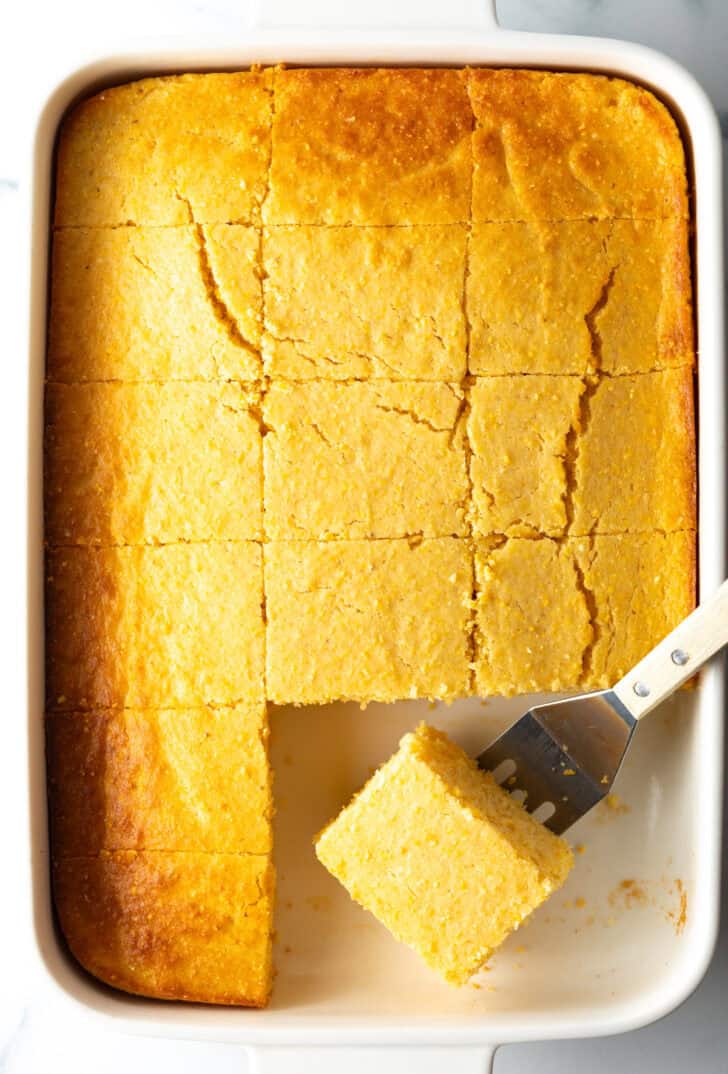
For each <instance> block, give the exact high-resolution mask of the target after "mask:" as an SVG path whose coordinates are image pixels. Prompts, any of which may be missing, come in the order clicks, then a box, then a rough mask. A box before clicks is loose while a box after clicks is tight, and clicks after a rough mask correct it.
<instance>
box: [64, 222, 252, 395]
mask: <svg viewBox="0 0 728 1074" xmlns="http://www.w3.org/2000/svg"><path fill="white" fill-rule="evenodd" d="M258 243H259V239H258V236H257V234H256V232H255V230H254V229H253V228H248V227H201V226H200V227H169V228H136V227H135V228H122V227H119V228H115V229H108V228H90V229H89V228H72V229H70V230H60V231H56V232H55V235H54V238H53V270H52V281H51V317H50V332H49V344H48V377H49V379H50V380H57V381H65V382H74V381H86V380H96V381H98V380H123V381H137V380H153V381H158V380H215V379H218V378H219V379H224V380H254V379H255V378H256V377H260V373H261V362H260V355H259V346H260V332H261V318H262V312H261V311H262V294H261V284H260V279H259V276H258V267H257V256H258Z"/></svg>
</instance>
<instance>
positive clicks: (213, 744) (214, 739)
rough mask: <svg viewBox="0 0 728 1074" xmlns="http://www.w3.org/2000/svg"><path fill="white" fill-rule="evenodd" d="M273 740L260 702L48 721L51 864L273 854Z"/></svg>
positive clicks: (105, 712) (84, 714)
mask: <svg viewBox="0 0 728 1074" xmlns="http://www.w3.org/2000/svg"><path fill="white" fill-rule="evenodd" d="M267 738H268V727H267V721H266V714H265V704H264V703H263V702H262V701H259V702H255V703H250V704H240V705H234V706H232V707H229V708H227V707H222V708H197V709H106V710H103V711H96V712H68V713H66V712H64V713H54V714H49V715H48V718H47V720H46V750H47V757H48V771H49V784H48V789H49V800H50V821H51V848H52V852H53V854H54V855H55V856H56V857H60V858H69V857H70V858H75V857H90V856H93V855H97V854H99V853H100V852H101V851H102V850H107V851H117V850H174V851H180V850H184V851H201V852H208V853H209V852H213V851H215V852H223V853H233V854H238V853H249V854H260V855H265V854H268V853H270V851H271V847H272V832H271V817H272V813H273V803H272V797H271V778H270V770H269V767H268V759H267V756H266V743H267ZM122 789H123V792H122Z"/></svg>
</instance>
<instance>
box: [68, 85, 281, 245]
mask: <svg viewBox="0 0 728 1074" xmlns="http://www.w3.org/2000/svg"><path fill="white" fill-rule="evenodd" d="M271 85H272V72H271V71H270V70H266V71H256V70H252V71H236V72H234V73H225V74H223V73H220V74H187V75H173V76H170V77H167V78H148V79H144V80H143V81H141V82H130V83H127V84H126V85H123V86H115V87H114V88H112V89H107V90H104V91H103V92H102V93H98V94H97V95H96V96H95V97H91V98H89V99H88V100H85V101H82V102H81V103H80V104H79V105H77V106H76V107H75V108H74V109H73V110H72V111H71V112H70V113H69V114H68V115H67V116H66V118H65V120H64V122H63V127H62V132H61V138H60V142H59V151H58V166H57V183H56V208H55V221H54V222H55V226H56V227H97V228H98V227H120V226H124V225H137V226H139V225H143V224H154V225H156V226H159V225H170V224H188V223H191V222H192V221H193V220H194V221H196V222H197V223H201V224H217V223H225V224H235V223H239V224H248V223H253V222H255V221H256V220H257V219H258V218H259V216H260V204H261V202H262V200H263V198H264V196H265V192H266V173H267V170H268V162H269V160H270V124H271V114H272V110H273V101H272V94H271Z"/></svg>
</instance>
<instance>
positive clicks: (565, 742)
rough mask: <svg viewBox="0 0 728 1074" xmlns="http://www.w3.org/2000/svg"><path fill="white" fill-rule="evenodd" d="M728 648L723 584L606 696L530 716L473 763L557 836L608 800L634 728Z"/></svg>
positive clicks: (727, 595) (727, 592) (727, 588)
mask: <svg viewBox="0 0 728 1074" xmlns="http://www.w3.org/2000/svg"><path fill="white" fill-rule="evenodd" d="M727 643H728V581H725V582H724V583H723V585H722V586H721V587H720V589H718V591H717V592H716V593H715V594H714V595H713V596H712V597H711V598H710V599H709V600H707V601H705V603H704V604H701V605H700V607H698V608H696V609H695V611H694V612H693V613H692V614H691V615H689V616H688V617H687V619H684V620H683V621H682V623H681V624H680V625H679V626H678V627H676V628H675V630H673V631H672V633H671V634H668V635H667V637H666V638H664V639H663V640H662V641H661V642H660V644H659V645H657V646H656V647H655V648H654V649H653V650H652V651H651V652H650V653H648V654H647V656H646V657H644V659H643V660H640V662H639V663H638V664H637V665H636V667H634V668H632V670H631V671H630V672H629V673H628V674H627V675H625V676H624V678H623V679H621V680H620V681H619V682H618V683H617V685H616V686H614V687H612V689H611V690H599V691H598V692H596V693H591V694H580V695H579V696H577V697H570V698H568V699H566V700H564V701H553V702H551V703H549V704H546V705H538V706H536V707H535V708H532V709H530V710H529V711H528V712H526V713H525V715H523V716H521V718H520V719H519V720H517V721H516V723H514V724H513V725H512V726H511V727H509V728H508V730H507V731H505V732H504V733H503V734H502V735H501V736H500V737H499V738H497V739H496V740H495V742H493V743H492V744H491V745H490V746H489V747H488V748H487V750H485V751H484V752H483V753H481V754H480V756H479V757H478V758H477V760H478V764H479V765H480V766H481V768H485V769H488V770H489V771H492V772H493V773H494V774H495V777H496V779H497V780H498V782H503V781H504V780H506V781H507V785H508V786H509V789H512V790H513V792H514V793H520V796H521V797H524V796H525V805H526V807H527V808H528V810H529V811H530V812H531V813H534V814H535V815H536V817H537V818H538V819H539V820H542V821H543V823H544V824H545V825H546V827H547V828H550V829H551V831H553V832H556V833H557V834H561V832H563V831H565V830H566V829H567V828H569V827H570V826H571V825H572V824H574V823H575V822H576V821H577V820H579V818H580V817H583V816H584V814H585V813H587V812H588V811H589V810H590V809H591V808H592V807H593V806H595V805H596V804H597V802H599V801H601V799H602V798H604V796H605V795H606V794H608V793H609V790H610V788H611V786H612V784H613V782H614V779H615V777H616V775H617V772H618V771H619V768H620V766H621V764H622V761H623V760H624V755H625V753H626V752H627V747H628V746H629V743H630V741H631V738H632V735H633V733H634V729H635V727H636V726H637V721H638V720H640V719H642V717H643V716H645V715H646V714H647V713H648V712H650V711H651V710H652V709H653V708H655V706H656V705H659V703H660V702H661V701H664V700H665V698H667V697H669V696H670V694H672V693H674V692H675V690H677V688H678V687H679V686H680V685H681V684H682V683H683V682H685V680H686V679H689V678H690V676H691V675H694V674H695V672H696V671H697V670H698V668H700V667H701V666H702V665H703V664H704V663H705V662H706V660H708V659H709V658H710V657H711V656H712V655H713V654H714V653H716V652H717V651H718V650H719V649H722V648H723V646H724V645H726V644H727ZM551 807H553V808H551ZM549 813H550V815H548V814H549Z"/></svg>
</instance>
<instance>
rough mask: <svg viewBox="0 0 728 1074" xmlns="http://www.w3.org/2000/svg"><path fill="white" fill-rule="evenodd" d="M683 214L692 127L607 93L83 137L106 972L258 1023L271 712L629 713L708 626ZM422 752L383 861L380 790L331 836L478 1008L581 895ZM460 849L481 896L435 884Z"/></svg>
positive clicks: (580, 78) (140, 110)
mask: <svg viewBox="0 0 728 1074" xmlns="http://www.w3.org/2000/svg"><path fill="white" fill-rule="evenodd" d="M687 206H688V202H687V181H686V169H685V160H684V153H683V150H682V146H681V144H680V139H679V136H678V133H677V129H676V127H675V124H674V123H673V121H672V119H671V118H670V116H669V115H668V113H667V111H666V110H665V108H664V107H663V106H662V105H661V104H660V103H659V102H658V101H657V100H656V99H655V98H654V97H653V96H652V95H651V94H650V93H649V92H648V91H646V90H644V89H642V88H640V87H637V86H635V85H631V84H629V83H627V82H624V81H621V80H619V79H612V78H607V77H604V76H594V75H589V74H581V75H580V74H552V73H549V72H534V71H513V70H486V69H484V70H448V69H444V68H440V69H437V70H435V69H433V70H425V69H409V70H404V69H375V68H367V69H362V70H352V69H332V68H328V69H323V68H322V69H315V70H306V69H295V70H290V71H288V70H284V69H276V70H259V69H252V70H250V71H246V72H240V73H227V74H210V75H182V76H171V77H167V78H160V79H150V80H146V81H143V82H137V83H131V84H129V85H126V86H119V87H116V88H113V89H108V90H104V91H103V92H102V93H100V94H98V95H97V96H95V97H93V98H91V99H89V100H86V101H82V102H81V103H80V104H79V105H77V106H76V107H75V108H73V110H71V111H70V112H69V114H68V115H67V117H66V118H65V120H64V122H63V124H62V127H61V131H60V136H59V142H58V154H57V170H56V204H55V213H54V234H53V249H52V266H51V280H50V318H49V343H48V358H47V390H46V429H45V459H46V466H45V539H46V547H47V553H46V567H47V584H46V643H47V645H46V648H47V660H46V686H47V704H46V708H47V714H46V715H47V718H46V727H47V744H48V776H49V794H50V808H51V818H50V819H51V833H52V846H51V853H52V861H53V877H54V893H55V900H56V906H57V909H58V914H59V920H60V922H61V926H62V928H63V931H64V933H65V935H66V937H67V939H68V942H69V945H70V948H71V949H72V951H73V952H74V953H75V955H76V957H77V958H78V959H79V961H80V962H81V963H82V964H83V965H84V966H85V967H86V968H87V969H88V970H89V971H90V972H91V973H95V974H96V975H97V976H99V977H101V978H102V979H103V980H105V981H107V982H109V983H110V984H112V985H116V986H117V987H120V988H124V989H127V990H129V991H132V992H139V993H142V994H144V995H151V996H156V997H168V998H173V999H189V1000H197V1001H202V1002H210V1003H237V1004H243V1005H246V1004H247V1005H254V1006H257V1005H261V1004H263V1003H265V1002H266V999H267V996H268V993H269V989H270V983H271V960H270V942H271V932H272V912H273V906H272V898H273V873H272V866H271V822H270V818H271V813H272V801H271V775H270V771H269V764H268V760H267V757H266V748H265V747H266V722H265V720H266V717H265V707H266V704H267V702H269V701H274V702H282V703H293V704H299V705H301V704H311V703H318V702H328V701H332V700H335V699H342V700H346V699H351V700H355V701H359V702H361V703H362V704H365V703H366V702H368V701H371V700H382V701H394V700H397V699H402V698H418V697H420V698H445V699H453V698H457V697H463V696H468V695H469V694H472V693H475V692H478V693H481V694H482V693H485V694H495V693H505V694H513V693H519V692H524V691H530V690H534V691H535V690H539V691H540V690H551V689H554V690H555V689H561V688H562V687H566V686H577V687H588V686H591V685H604V684H606V683H609V682H612V681H614V680H615V679H616V678H617V677H618V676H619V675H621V674H622V672H623V671H624V670H625V669H626V668H627V666H628V665H629V664H631V663H632V662H633V661H634V660H636V659H637V658H638V657H639V656H641V655H642V653H643V652H644V651H645V650H646V649H647V648H648V647H649V645H651V644H652V643H653V642H654V641H656V640H657V639H658V638H659V637H660V636H661V635H662V634H664V633H666V632H667V630H668V629H669V628H670V627H672V626H674V625H675V623H676V622H677V621H678V620H679V619H680V618H681V617H682V616H683V615H684V614H685V613H686V612H687V611H688V610H689V609H690V607H691V606H692V603H693V600H694V577H695V458H694V452H695V430H694V417H693V411H692V391H693V384H692V377H693V373H692V370H693V366H694V340H693V332H692V307H691V281H690V264H689V254H688V227H689V220H688V213H687ZM301 718H302V719H305V718H306V717H305V714H302V717H301ZM362 718H363V719H364V718H365V717H362ZM407 741H408V742H409V743H410V744H409V745H408V746H407V747H406V748H403V751H401V755H400V760H399V761H397V762H396V764H395V763H394V762H393V763H392V764H393V767H394V770H395V772H394V775H393V777H392V779H391V780H390V778H389V776H386V775H385V776H383V777H377V778H378V779H380V782H381V783H382V802H383V806H382V809H383V813H382V816H383V817H384V818H385V819H384V821H382V819H381V817H379V818H378V817H377V815H376V812H375V811H374V810H372V812H371V813H370V809H369V806H368V805H367V802H368V801H369V800H370V799H371V800H372V801H373V800H374V795H373V792H371V791H366V792H365V796H364V797H363V798H361V799H358V800H357V802H358V803H359V804H358V805H357V804H356V803H355V804H354V805H353V806H352V807H350V810H349V811H347V813H348V812H350V811H351V810H354V811H356V810H358V809H361V811H362V816H363V818H364V820H363V822H362V823H363V824H369V820H368V819H367V818H368V817H371V824H372V827H371V831H369V830H368V829H367V830H366V831H365V830H364V827H362V829H361V832H360V835H361V839H362V843H361V845H362V846H363V845H365V843H366V839H367V838H369V839H370V842H371V847H372V858H371V862H370V864H369V866H367V863H366V861H364V860H363V859H362V868H361V870H359V871H358V873H357V875H360V876H361V877H364V878H365V879H364V880H363V883H364V886H365V887H366V886H367V884H368V889H369V890H370V891H373V892H374V894H375V895H376V893H377V891H378V890H380V888H379V885H380V884H381V885H382V886H381V899H382V900H383V908H384V905H385V904H387V905H391V907H392V910H391V914H392V918H393V920H394V923H395V925H396V928H395V931H397V929H400V930H401V934H402V935H404V934H405V932H406V929H408V928H411V929H412V930H413V931H412V935H411V937H410V938H411V939H413V940H414V941H415V942H416V945H417V946H419V947H420V948H421V949H423V950H429V951H430V953H431V954H432V957H433V958H435V959H436V960H439V961H440V963H441V965H442V968H443V969H445V971H446V972H447V973H449V974H450V975H451V976H453V977H456V978H457V977H460V978H464V977H465V976H467V974H468V973H469V972H471V970H472V969H473V968H475V966H477V965H478V964H479V963H480V962H481V961H482V959H483V958H485V957H486V956H487V954H488V952H489V951H490V950H491V949H492V947H493V946H494V945H495V944H496V943H498V942H500V940H501V939H502V938H503V936H504V935H505V933H506V932H507V931H508V930H509V929H510V928H511V927H512V926H513V925H515V924H516V923H517V922H518V920H520V918H521V917H522V916H523V915H524V914H525V913H526V912H528V910H530V909H531V908H532V906H534V905H536V904H537V902H538V901H540V900H541V899H542V898H543V897H544V896H545V894H546V888H547V887H548V885H549V884H550V885H551V886H555V884H556V883H557V879H558V878H557V874H558V877H561V876H562V875H563V874H564V873H565V872H566V868H567V866H568V862H567V861H566V859H565V858H564V857H563V856H562V857H561V858H559V854H561V855H563V853H564V852H563V849H559V848H560V844H559V843H558V842H556V843H554V842H551V843H550V847H551V849H550V850H549V849H548V847H546V848H545V849H544V857H543V860H542V859H541V858H539V857H538V855H539V854H540V853H541V851H540V850H539V847H540V846H541V843H540V842H539V840H541V838H542V835H541V830H540V829H538V828H537V829H536V830H535V834H534V827H533V825H532V822H531V821H530V820H529V819H528V818H526V817H525V814H522V813H521V812H520V811H516V814H515V817H516V818H517V823H515V822H514V823H515V827H514V826H511V827H510V828H509V831H510V834H509V835H506V834H505V829H504V828H503V823H502V822H503V816H502V814H501V812H499V811H498V809H497V808H496V807H497V802H498V799H499V798H500V797H502V796H501V792H500V791H496V790H495V789H494V788H493V787H491V786H490V785H488V783H487V781H485V782H484V777H482V776H479V775H478V776H477V783H478V786H477V788H474V787H473V786H472V781H473V780H476V774H475V773H474V770H473V769H472V767H471V766H469V764H468V763H466V762H465V760H464V758H463V756H462V755H460V754H459V752H458V751H455V754H452V751H453V750H454V747H450V746H448V745H447V744H446V743H445V742H444V741H442V740H441V739H439V738H438V736H437V735H434V733H431V732H427V731H422V732H420V733H418V735H416V736H414V737H412V738H411V739H409V740H407ZM453 758H455V759H453ZM385 771H388V770H385ZM395 776H396V778H395ZM415 777H416V778H415ZM420 780H422V782H420ZM283 793H285V787H284V789H283ZM377 793H379V792H377ZM400 793H401V797H399V795H400ZM387 803H388V804H387ZM423 803H424V804H426V805H427V810H426V814H424V815H423V816H422V818H420V819H418V820H417V824H418V825H420V821H421V822H422V825H423V826H421V827H418V828H417V830H418V831H419V830H421V831H423V832H425V831H426V832H428V833H431V834H432V838H433V842H432V846H431V847H430V845H429V844H427V845H426V844H425V843H424V842H422V843H421V844H417V845H415V843H414V841H413V840H412V839H411V838H410V837H409V835H408V836H407V846H408V847H411V852H412V855H413V857H412V859H411V860H412V862H413V863H414V864H413V869H415V872H417V874H418V875H417V877H415V882H414V884H413V889H414V890H417V891H421V892H422V899H421V900H420V901H419V902H418V903H417V904H416V905H414V904H413V905H411V906H410V905H409V903H407V904H405V903H404V902H402V901H401V900H402V891H401V890H400V888H401V887H402V885H401V883H399V886H398V887H396V885H395V880H397V874H396V873H395V874H392V875H384V874H383V875H384V880H382V879H381V878H380V877H379V876H378V875H376V876H375V868H374V866H375V863H376V861H379V860H380V859H381V858H382V856H383V855H385V854H386V853H390V851H391V849H392V848H393V847H394V845H395V844H394V842H393V840H396V838H398V837H401V833H402V831H407V830H409V831H410V835H411V827H410V829H407V828H406V826H405V828H400V827H399V826H398V824H397V823H391V824H390V823H389V822H388V821H387V820H386V817H387V813H386V811H387V809H389V811H390V815H391V817H390V819H391V818H394V819H395V820H396V819H397V818H403V817H409V816H410V815H412V816H419V815H418V813H417V811H418V810H419V809H420V808H421V806H422V804H423ZM433 806H434V808H433ZM507 808H508V809H510V810H511V812H512V810H513V809H514V808H515V807H513V806H512V804H511V805H509V806H508V807H507ZM468 818H469V819H468ZM509 824H510V821H509ZM338 825H339V822H337V823H336V824H335V825H334V827H333V828H332V829H330V832H334V831H337V830H341V829H339V827H338ZM524 826H525V827H524ZM347 831H348V829H347ZM398 832H399V836H398ZM377 833H379V834H377ZM521 837H522V838H521ZM347 838H348V836H347ZM358 839H359V835H358V836H357V841H358ZM532 839H533V840H535V842H533V843H532V842H531V840H532ZM342 840H343V831H342ZM448 840H452V841H454V842H453V843H452V845H453V846H454V847H455V850H454V852H453V854H452V860H453V861H454V862H456V863H457V868H458V873H457V875H458V877H460V875H461V871H462V882H463V885H464V886H463V887H462V889H461V890H460V891H459V892H452V893H450V892H447V893H446V892H445V889H444V888H441V887H438V886H437V885H436V884H433V883H431V880H432V878H433V876H434V878H435V879H436V880H437V879H439V878H440V877H443V876H447V875H449V869H450V864H451V862H450V855H448V854H447V847H448V845H449V843H448ZM471 840H472V841H471ZM519 840H521V842H519ZM547 842H548V840H547ZM323 843H326V844H327V845H328V846H329V847H330V848H331V847H332V846H333V843H332V841H331V838H330V836H328V835H327V836H324V837H323ZM358 846H359V843H358V842H357V846H354V843H352V847H351V860H352V861H356V860H357V857H356V855H357V853H358V850H357V847H358ZM342 847H343V842H342ZM483 847H487V848H489V849H488V853H487V854H485V855H484V854H483V853H482V852H481V850H482V848H483ZM519 847H522V850H523V852H522V853H521V850H519ZM388 848H389V849H388ZM542 849H543V848H542ZM425 851H426V853H425ZM547 851H548V853H547ZM431 852H432V853H431ZM408 853H409V851H408ZM437 854H442V856H443V862H446V867H439V868H438V867H437V857H436V855H437ZM493 854H496V855H497V856H496V857H495V858H494V857H492V855H493ZM469 855H470V856H472V861H473V863H474V864H473V868H472V870H471V869H470V866H469V865H468V862H469V861H470V860H471V859H470V857H469ZM332 856H333V857H335V855H334V854H333V851H332ZM346 856H347V860H348V858H349V853H348V851H347V855H346ZM342 860H343V859H342ZM417 862H421V863H422V868H421V869H420V866H419V865H417ZM559 862H560V864H559ZM396 863H397V868H398V869H401V868H402V866H403V864H404V862H403V860H401V856H400V857H398V858H396ZM501 866H502V874H500V875H502V878H503V883H504V884H505V886H504V887H499V888H498V890H497V891H495V892H494V897H493V898H492V899H490V900H488V901H487V904H486V906H485V908H484V905H483V900H482V887H481V888H477V885H478V884H480V883H481V881H484V878H485V871H487V870H490V872H489V873H488V876H489V877H490V881H491V882H492V881H493V877H494V876H496V877H497V876H498V875H499V874H498V871H497V870H498V869H500V868H501ZM552 866H553V868H552ZM415 867H416V868H415ZM425 867H426V868H425ZM494 867H495V868H496V872H495V873H494V872H493V868H494ZM550 869H551V872H550V871H549V870H550ZM418 870H419V871H418ZM484 870H485V871H484ZM554 870H555V872H554ZM335 871H336V870H335ZM400 875H401V874H400ZM413 876H414V874H413ZM367 878H368V879H367ZM499 893H500V894H499ZM446 895H447V902H445V896H446ZM451 895H452V896H453V898H452V899H451ZM455 895H457V899H455V898H454V896H455ZM390 896H391V897H390ZM407 898H408V899H409V896H407ZM397 899H399V900H400V902H399V903H398V902H397ZM476 899H477V901H474V900H476ZM388 900H389V902H388ZM428 900H429V902H428ZM410 902H411V900H410ZM427 906H431V907H432V908H433V910H434V912H433V913H431V914H429V915H428V914H425V916H424V917H422V918H421V917H420V912H421V911H423V910H424V909H426V907H427ZM398 907H399V909H398ZM474 908H477V915H476V913H475V909H474ZM486 911H487V912H486ZM382 916H384V917H385V919H386V915H385V914H384V913H383V914H382ZM428 918H429V921H431V922H432V924H431V925H430V924H429V923H428ZM395 919H396V920H395ZM418 929H419V930H420V931H419V932H418V931H417V930H418ZM428 930H429V931H428ZM441 941H442V942H441ZM445 941H446V942H445ZM448 959H450V962H448Z"/></svg>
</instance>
